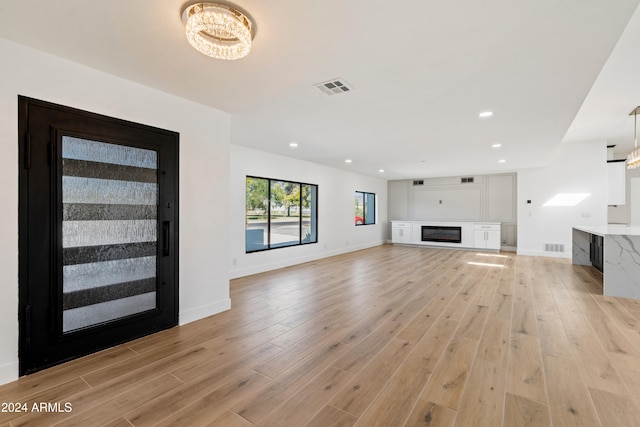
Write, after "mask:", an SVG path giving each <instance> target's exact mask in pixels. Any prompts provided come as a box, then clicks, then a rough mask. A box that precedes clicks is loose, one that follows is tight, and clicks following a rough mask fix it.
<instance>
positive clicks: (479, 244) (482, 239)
mask: <svg viewBox="0 0 640 427" xmlns="http://www.w3.org/2000/svg"><path fill="white" fill-rule="evenodd" d="M473 246H474V247H476V248H481V249H484V248H486V247H487V232H486V231H484V230H475V231H474V234H473Z"/></svg>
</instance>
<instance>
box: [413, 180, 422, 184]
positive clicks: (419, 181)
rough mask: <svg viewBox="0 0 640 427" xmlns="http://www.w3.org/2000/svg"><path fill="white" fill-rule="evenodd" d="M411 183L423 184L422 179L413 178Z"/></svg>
mask: <svg viewBox="0 0 640 427" xmlns="http://www.w3.org/2000/svg"><path fill="white" fill-rule="evenodd" d="M413 185H424V179H415V180H414V181H413Z"/></svg>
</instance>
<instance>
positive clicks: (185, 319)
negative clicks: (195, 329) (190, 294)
mask: <svg viewBox="0 0 640 427" xmlns="http://www.w3.org/2000/svg"><path fill="white" fill-rule="evenodd" d="M230 308H231V299H230V298H225V299H223V300H221V301H217V302H215V303H213V304H206V305H201V306H200V307H196V308H191V309H189V310H183V311H180V315H179V322H178V323H179V324H180V325H186V324H187V323H191V322H195V321H196V320H200V319H204V318H205V317H209V316H213V315H214V314H218V313H221V312H223V311H227V310H229V309H230Z"/></svg>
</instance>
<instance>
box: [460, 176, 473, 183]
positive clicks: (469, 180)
mask: <svg viewBox="0 0 640 427" xmlns="http://www.w3.org/2000/svg"><path fill="white" fill-rule="evenodd" d="M460 182H461V183H462V184H472V183H473V177H472V176H466V177H462V178H460Z"/></svg>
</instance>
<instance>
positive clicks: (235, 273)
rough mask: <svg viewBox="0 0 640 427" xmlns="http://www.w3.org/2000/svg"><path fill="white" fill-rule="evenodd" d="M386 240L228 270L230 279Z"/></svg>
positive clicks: (368, 246)
mask: <svg viewBox="0 0 640 427" xmlns="http://www.w3.org/2000/svg"><path fill="white" fill-rule="evenodd" d="M385 243H386V240H380V241H378V242H374V243H367V244H363V245H356V246H346V247H344V248H340V249H335V250H332V251H324V252H320V253H314V254H312V255H307V256H301V257H297V258H287V259H282V260H279V261H277V262H272V263H268V264H260V265H255V266H251V267H247V268H241V269H237V270H232V271H230V272H229V275H230V278H231V279H237V278H239V277H245V276H250V275H252V274H258V273H264V272H265V271H271V270H277V269H279V268H285V267H290V266H292V265H297V264H302V263H304V262H310V261H316V260H319V259H323V258H328V257H332V256H336V255H342V254H347V253H349V252H355V251H360V250H362V249H368V248H373V247H375V246H380V245H384V244H385Z"/></svg>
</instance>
